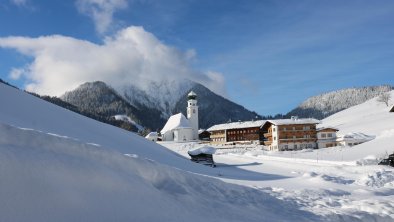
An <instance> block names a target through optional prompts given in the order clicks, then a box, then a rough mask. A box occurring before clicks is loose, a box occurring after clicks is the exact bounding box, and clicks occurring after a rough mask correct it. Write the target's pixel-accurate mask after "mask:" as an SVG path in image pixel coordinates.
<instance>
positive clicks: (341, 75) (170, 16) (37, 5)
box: [0, 0, 394, 115]
mask: <svg viewBox="0 0 394 222" xmlns="http://www.w3.org/2000/svg"><path fill="white" fill-rule="evenodd" d="M393 24H394V1H390V0H381V1H312V0H311V1H306V0H297V1H296V0H289V1H281V0H279V1H268V0H266V1H260V0H248V1H236V0H232V1H231V0H227V1H224V0H216V1H212V0H162V1H158V0H156V1H155V0H135V1H134V0H130V1H127V0H78V1H71V0H70V1H62V0H2V1H1V2H0V78H2V79H4V80H6V81H8V82H10V83H13V84H16V85H18V86H19V87H21V88H24V87H27V88H29V86H30V87H31V88H30V89H32V90H35V91H37V92H43V93H47V94H55V93H54V91H53V90H52V91H51V90H50V89H49V88H48V85H49V84H61V82H64V83H65V89H67V87H70V86H74V85H75V84H76V83H77V82H78V81H79V82H80V81H82V80H84V81H85V80H90V79H91V81H93V80H96V79H94V78H95V76H94V75H93V74H92V75H87V76H86V78H83V79H78V81H68V79H67V78H76V77H73V76H71V75H70V76H69V75H68V74H67V71H75V70H76V69H83V67H85V66H84V65H81V64H75V65H70V63H72V62H75V63H77V62H78V61H74V60H73V59H72V58H71V57H72V56H71V55H70V54H71V52H70V53H64V54H62V53H58V51H59V50H60V49H64V48H67V49H69V48H73V49H74V48H75V50H74V51H73V52H75V53H78V54H83V53H85V52H86V51H89V50H90V49H91V48H93V49H91V50H92V52H96V51H94V50H96V48H100V49H98V50H99V51H103V50H108V53H112V52H114V51H115V50H114V48H112V45H118V44H120V43H121V42H122V41H121V39H123V38H126V37H125V36H127V38H129V40H130V39H132V41H133V44H136V42H137V43H138V42H140V41H142V40H144V41H145V40H146V39H149V41H147V42H144V44H146V45H145V46H146V47H144V48H143V49H141V48H140V47H138V46H135V47H136V48H130V50H133V49H136V50H137V51H143V57H144V58H146V57H147V56H148V61H149V63H148V64H152V63H153V64H154V65H153V67H154V68H152V69H149V71H141V72H142V73H143V74H144V75H153V76H155V77H154V78H156V77H157V76H156V73H160V75H167V74H168V73H171V72H178V71H179V72H181V73H182V72H184V73H185V74H184V75H186V76H194V77H193V78H197V79H200V80H201V82H210V85H209V87H210V88H212V89H214V90H215V89H216V92H219V93H221V94H222V95H224V96H226V97H227V98H229V99H231V100H233V101H235V102H237V103H239V104H241V105H244V106H245V107H246V108H248V109H250V110H254V111H256V112H258V113H260V114H262V115H268V114H276V113H286V112H288V111H290V110H291V109H292V108H294V107H295V106H296V105H298V104H299V103H300V102H302V101H303V100H304V99H306V98H308V97H310V96H313V95H317V94H319V93H323V92H327V91H332V90H336V89H341V88H348V87H358V86H369V85H380V84H391V85H394V72H393V70H394V25H393ZM137 26H138V27H142V28H141V29H135V28H134V29H127V28H128V27H137ZM126 30H127V31H126ZM121 32H122V33H123V34H120V33H121ZM11 36H12V37H11ZM122 36H123V37H122ZM16 37H25V38H26V39H23V41H22V40H21V39H17V38H16ZM108 39H112V40H110V41H109V40H108ZM36 40H38V41H36ZM41 40H42V41H41ZM108 41H109V42H110V43H108ZM130 41H131V40H130ZM128 43H130V42H128ZM62 44H63V45H62ZM100 46H106V47H100ZM110 46H111V47H110ZM153 46H155V47H153ZM158 46H159V47H162V48H164V49H165V50H164V51H165V52H164V54H163V55H162V56H161V57H157V56H156V54H155V55H151V54H149V53H147V52H145V51H144V50H146V49H149V48H158ZM79 49H80V50H81V51H80V52H79V51H78V50H79ZM64 51H67V50H64ZM89 52H90V51H89ZM105 53H107V51H106V52H105ZM124 53H125V52H123V51H117V52H116V53H115V54H114V57H115V58H116V56H120V55H124ZM91 54H97V53H91ZM80 56H81V58H79V60H80V61H83V59H84V58H89V57H88V56H85V55H80ZM127 56H130V58H131V59H133V58H135V60H134V62H135V63H138V61H142V60H140V59H141V58H140V57H139V56H140V54H138V55H135V54H130V55H127ZM149 56H151V57H149ZM163 57H165V58H166V59H165V62H162V61H161V60H160V58H163ZM48 58H51V59H48ZM62 58H67V59H65V60H64V61H67V65H65V64H64V63H61V65H59V60H61V59H62ZM167 58H170V59H167ZM185 58H186V59H185ZM100 59H101V57H100V58H97V60H100ZM48 60H50V61H49V62H48ZM125 63H126V62H125ZM125 63H119V62H117V61H116V62H115V61H114V62H113V64H112V63H111V67H110V68H109V69H108V70H113V67H112V66H113V65H114V64H119V66H122V65H124V64H125ZM168 63H173V64H170V67H168ZM46 65H47V66H48V67H53V68H46V67H43V66H46ZM55 67H56V68H57V69H62V68H64V70H62V71H60V72H59V74H58V75H57V76H55V77H54V76H53V74H51V72H55V71H54V70H56V69H55ZM134 67H139V66H138V64H135V66H132V68H134ZM163 67H165V69H167V68H168V70H167V72H161V70H163ZM127 69H130V67H125V68H123V69H120V70H127ZM145 69H146V68H145ZM145 69H144V68H142V70H145ZM103 70H105V69H103ZM116 70H118V71H119V69H116ZM155 71H156V72H155ZM39 72H42V73H45V74H40V73H39ZM56 72H57V70H56ZM77 72H78V70H77ZM92 72H93V73H94V69H92ZM119 72H121V71H119ZM11 73H13V74H14V77H13V78H11ZM139 74H141V73H139ZM61 75H63V76H61ZM102 75H105V74H102ZM120 76H122V75H120ZM54 78H56V80H54ZM117 78H120V77H118V76H117ZM152 78H153V77H152ZM42 79H45V84H44V83H41V82H40V81H42ZM59 82H60V83H59ZM32 83H34V84H33V85H32ZM207 84H208V83H207ZM218 85H220V86H218ZM216 86H218V87H216ZM46 87H47V88H48V89H47V90H44V89H46ZM57 88H61V87H58V86H57ZM52 92H53V93H52Z"/></svg>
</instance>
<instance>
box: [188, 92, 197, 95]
mask: <svg viewBox="0 0 394 222" xmlns="http://www.w3.org/2000/svg"><path fill="white" fill-rule="evenodd" d="M187 95H188V96H197V94H196V93H195V92H193V91H191V92H189V94H187Z"/></svg>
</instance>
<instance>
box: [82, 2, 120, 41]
mask: <svg viewBox="0 0 394 222" xmlns="http://www.w3.org/2000/svg"><path fill="white" fill-rule="evenodd" d="M76 6H77V9H78V11H79V12H80V13H82V14H84V15H87V16H89V17H91V19H92V20H93V22H94V24H95V26H96V30H97V32H99V33H100V34H103V33H105V32H106V31H107V30H108V29H109V27H110V26H111V25H113V14H114V13H115V11H116V10H119V9H125V8H127V0H77V1H76Z"/></svg>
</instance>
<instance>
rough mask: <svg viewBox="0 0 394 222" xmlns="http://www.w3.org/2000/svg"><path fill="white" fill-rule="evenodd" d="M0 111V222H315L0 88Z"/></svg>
mask: <svg viewBox="0 0 394 222" xmlns="http://www.w3.org/2000/svg"><path fill="white" fill-rule="evenodd" d="M0 104H1V109H0V132H1V133H0V165H1V167H0V178H1V180H0V221H294V220H298V221H322V220H321V219H320V217H318V216H316V215H313V214H311V213H308V212H305V211H303V210H299V209H298V208H297V206H294V205H288V204H287V203H286V202H284V201H282V200H279V199H277V198H275V197H272V196H270V195H268V194H266V193H264V192H262V191H259V190H257V189H252V188H247V187H244V186H238V185H232V184H227V183H224V182H222V181H219V180H217V179H213V178H209V177H204V176H200V175H196V174H192V173H189V172H187V171H192V172H195V173H198V174H205V175H218V174H219V172H220V171H217V169H213V168H209V167H205V166H201V165H199V164H195V163H192V162H191V161H189V160H187V159H184V158H182V157H181V156H179V155H177V154H175V153H173V152H172V151H169V150H167V149H165V148H163V147H161V146H159V145H157V144H156V143H153V142H151V141H148V140H146V139H144V138H142V137H139V136H137V135H135V134H133V133H130V132H127V131H124V130H121V129H119V128H116V127H113V126H110V125H106V124H103V123H100V122H97V121H94V120H91V119H88V118H86V117H83V116H80V115H78V114H76V113H73V112H70V111H68V110H65V109H63V108H60V107H58V106H55V105H53V104H51V103H48V102H45V101H43V100H40V99H38V98H36V97H34V96H31V95H29V94H26V93H24V92H22V91H20V90H17V89H14V88H11V87H9V86H6V85H4V84H0ZM124 154H127V155H124Z"/></svg>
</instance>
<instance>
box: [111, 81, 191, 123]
mask: <svg viewBox="0 0 394 222" xmlns="http://www.w3.org/2000/svg"><path fill="white" fill-rule="evenodd" d="M196 84H197V83H194V82H192V81H190V80H186V79H185V80H182V81H180V80H162V81H160V82H157V81H151V82H149V83H147V84H145V85H144V87H143V88H142V87H138V85H135V84H134V85H128V86H124V87H123V88H121V89H118V90H117V91H118V92H119V94H121V95H122V96H123V97H124V98H125V99H126V100H127V101H128V102H129V103H130V104H132V105H134V106H136V107H144V106H145V107H148V108H155V109H158V110H160V111H161V112H162V117H163V118H164V119H167V118H168V117H169V116H171V115H172V114H173V112H172V111H173V110H174V108H175V105H176V103H177V102H178V101H179V99H180V98H181V96H183V95H184V94H185V93H187V92H189V91H190V89H191V88H192V87H193V86H195V85H196Z"/></svg>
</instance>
